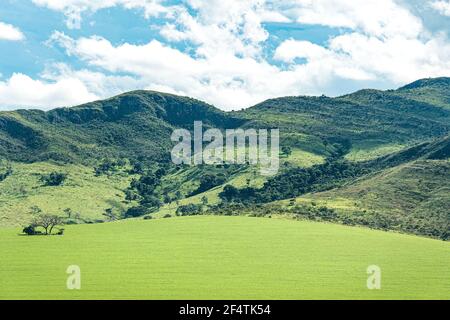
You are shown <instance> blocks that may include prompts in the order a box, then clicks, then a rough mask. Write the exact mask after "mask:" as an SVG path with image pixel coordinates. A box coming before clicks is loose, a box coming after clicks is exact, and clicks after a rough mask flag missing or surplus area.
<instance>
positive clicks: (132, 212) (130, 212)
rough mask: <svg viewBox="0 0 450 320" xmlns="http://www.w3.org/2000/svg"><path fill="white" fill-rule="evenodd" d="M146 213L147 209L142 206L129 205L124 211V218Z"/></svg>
mask: <svg viewBox="0 0 450 320" xmlns="http://www.w3.org/2000/svg"><path fill="white" fill-rule="evenodd" d="M147 213H148V209H147V208H146V207H144V206H136V207H131V208H129V209H128V210H127V211H126V212H125V217H126V218H136V217H141V216H143V215H146V214H147Z"/></svg>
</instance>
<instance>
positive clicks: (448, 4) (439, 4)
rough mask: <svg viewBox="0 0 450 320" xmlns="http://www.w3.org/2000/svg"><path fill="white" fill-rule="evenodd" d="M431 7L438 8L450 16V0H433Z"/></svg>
mask: <svg viewBox="0 0 450 320" xmlns="http://www.w3.org/2000/svg"><path fill="white" fill-rule="evenodd" d="M431 7H432V8H433V9H435V10H437V11H438V12H439V13H441V14H442V15H444V16H448V17H450V1H449V0H447V1H445V0H440V1H432V2H431Z"/></svg>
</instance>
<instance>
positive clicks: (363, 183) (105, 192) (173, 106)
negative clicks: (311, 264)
mask: <svg viewBox="0 0 450 320" xmlns="http://www.w3.org/2000/svg"><path fill="white" fill-rule="evenodd" d="M449 92H450V79H449V78H439V79H424V80H419V81H417V82H414V83H412V84H410V85H408V86H405V87H403V88H400V89H398V90H389V91H377V90H361V91H358V92H356V93H353V94H350V95H346V96H342V97H338V98H329V97H286V98H279V99H272V100H268V101H265V102H263V103H261V104H258V105H256V106H254V107H251V108H249V109H246V110H243V111H236V112H229V113H226V112H222V111H220V110H218V109H216V108H214V107H213V106H210V105H208V104H205V103H203V102H200V101H198V100H195V99H190V98H185V97H178V96H174V95H169V94H162V93H157V92H150V91H135V92H130V93H126V94H122V95H119V96H117V97H113V98H111V99H108V100H104V101H97V102H93V103H88V104H85V105H82V106H78V107H73V108H62V109H55V110H52V111H49V112H42V111H36V110H19V111H13V112H2V113H0V157H1V161H0V219H1V220H0V225H23V224H25V223H28V222H30V220H32V218H33V217H34V216H33V214H32V213H31V214H30V207H33V206H35V205H37V206H39V207H41V208H43V209H44V211H45V212H49V213H51V214H61V215H64V214H63V212H65V211H64V210H66V209H70V210H72V211H73V212H75V213H77V218H76V219H74V218H73V217H66V218H67V220H68V221H70V222H71V223H83V222H100V221H112V220H116V219H121V218H137V217H142V216H144V217H149V216H150V215H151V216H152V217H164V216H175V215H197V214H226V215H229V214H233V215H236V214H248V215H254V216H260V215H261V216H271V215H275V214H278V215H279V214H285V215H288V216H292V217H295V218H299V219H312V220H325V221H332V222H338V223H344V224H351V225H364V226H369V227H372V228H379V229H384V230H396V231H402V232H408V233H415V234H420V235H426V236H432V237H436V238H440V239H444V240H445V239H448V237H449V220H450V216H449V214H450V212H449V209H448V208H450V200H449V199H450V179H449V178H450V165H449V159H450V152H449V150H450V138H449V136H448V135H449V133H450V100H449V98H450V95H449ZM195 120H201V121H203V124H204V127H205V128H208V127H215V128H220V129H231V128H238V127H242V128H265V129H267V128H279V129H280V132H281V146H282V148H281V153H280V156H281V167H280V172H279V174H278V175H277V176H275V177H271V178H268V179H267V178H265V177H261V176H259V175H258V170H257V169H255V168H252V167H251V166H248V165H243V166H237V165H218V166H206V165H202V166H198V167H188V166H175V165H173V164H172V163H171V162H170V150H171V148H172V146H173V142H171V140H170V136H171V133H172V131H173V130H174V129H176V128H186V129H190V130H191V129H192V127H193V123H194V121H195Z"/></svg>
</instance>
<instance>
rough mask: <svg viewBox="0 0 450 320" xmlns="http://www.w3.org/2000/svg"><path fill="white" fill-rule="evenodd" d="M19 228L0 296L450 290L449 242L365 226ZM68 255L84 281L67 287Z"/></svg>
mask: <svg viewBox="0 0 450 320" xmlns="http://www.w3.org/2000/svg"><path fill="white" fill-rule="evenodd" d="M17 233H18V230H17V229H2V230H0V253H1V257H2V258H1V259H0V298H1V299H19V298H25V299H32V298H33V299H36V298H39V299H63V298H64V299H88V298H94V299H119V298H120V299H122V298H123V299H143V298H146V299H313V298H324V299H384V298H389V299H423V298H430V299H449V298H450V269H449V265H450V244H449V243H448V242H442V241H437V240H431V239H426V238H420V237H414V236H407V235H401V234H395V233H385V232H381V231H372V230H368V229H362V228H352V227H344V226H338V225H332V224H321V223H312V222H304V221H292V220H281V219H264V218H248V217H211V216H201V217H184V218H171V219H157V220H150V221H143V220H139V221H137V220H136V221H125V222H116V223H108V224H96V225H76V226H68V227H67V228H66V234H65V235H64V236H51V237H44V236H37V237H25V236H19V235H18V234H17ZM69 265H78V266H80V268H81V290H67V289H66V279H67V276H68V275H67V274H66V269H67V267H68V266H69ZM369 265H378V266H379V267H380V268H381V270H382V288H381V290H368V289H367V287H366V280H367V277H368V275H367V274H366V270H367V267H368V266H369Z"/></svg>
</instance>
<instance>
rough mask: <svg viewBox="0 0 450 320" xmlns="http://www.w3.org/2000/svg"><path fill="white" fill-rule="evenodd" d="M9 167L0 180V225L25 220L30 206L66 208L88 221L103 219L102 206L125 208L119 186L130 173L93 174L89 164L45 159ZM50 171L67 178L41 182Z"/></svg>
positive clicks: (54, 210)
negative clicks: (55, 182) (52, 184)
mask: <svg viewBox="0 0 450 320" xmlns="http://www.w3.org/2000/svg"><path fill="white" fill-rule="evenodd" d="M12 168H13V174H12V175H11V176H9V177H7V178H6V179H5V180H4V181H1V182H0V227H1V226H17V225H23V224H24V223H27V222H28V221H29V220H30V219H32V216H31V214H30V211H31V210H30V208H31V207H33V206H38V207H39V208H41V209H42V210H43V211H44V212H46V213H50V214H58V215H64V213H63V210H64V209H66V208H70V209H71V210H72V211H73V212H74V213H78V214H79V215H80V217H81V218H82V219H84V220H88V221H95V220H97V219H103V218H104V217H102V213H104V211H105V209H106V208H115V209H117V210H123V209H124V208H126V205H125V204H124V203H123V201H124V199H125V195H124V192H123V190H125V189H126V188H127V187H128V186H129V184H130V180H131V178H132V176H129V175H121V174H120V173H119V174H114V175H111V176H106V175H102V176H95V175H94V169H93V168H89V167H85V166H82V165H64V166H60V165H57V164H52V163H49V162H39V163H33V164H23V163H13V164H12ZM53 171H56V172H62V173H65V174H67V180H66V181H65V182H64V183H63V184H62V185H61V186H56V187H48V186H44V185H43V183H42V182H41V181H40V178H41V176H42V175H45V174H49V173H50V172H53Z"/></svg>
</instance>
